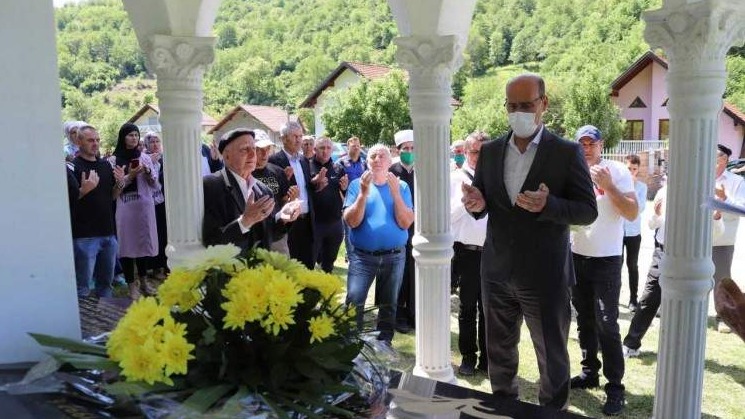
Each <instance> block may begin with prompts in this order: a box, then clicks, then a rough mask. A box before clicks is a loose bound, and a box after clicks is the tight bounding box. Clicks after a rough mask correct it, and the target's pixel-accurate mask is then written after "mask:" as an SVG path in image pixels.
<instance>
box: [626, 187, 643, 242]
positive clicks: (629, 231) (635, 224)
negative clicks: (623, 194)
mask: <svg viewBox="0 0 745 419" xmlns="http://www.w3.org/2000/svg"><path fill="white" fill-rule="evenodd" d="M634 192H636V202H637V203H638V204H639V213H638V214H637V215H636V218H635V219H634V221H628V220H627V219H625V218H624V219H623V235H624V236H626V237H633V236H638V235H640V234H642V213H643V212H644V208H645V207H646V206H647V184H646V183H644V182H642V181H640V180H637V181H635V182H634Z"/></svg>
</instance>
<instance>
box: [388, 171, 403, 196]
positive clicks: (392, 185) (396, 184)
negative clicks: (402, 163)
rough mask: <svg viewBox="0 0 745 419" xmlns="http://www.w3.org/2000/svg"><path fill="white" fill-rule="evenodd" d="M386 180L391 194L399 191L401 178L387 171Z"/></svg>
mask: <svg viewBox="0 0 745 419" xmlns="http://www.w3.org/2000/svg"><path fill="white" fill-rule="evenodd" d="M386 181H387V182H388V190H390V191H391V195H396V194H399V193H401V189H399V188H400V187H401V179H399V178H398V176H396V175H394V174H393V173H391V172H388V176H387V179H386Z"/></svg>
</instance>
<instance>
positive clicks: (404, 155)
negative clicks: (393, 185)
mask: <svg viewBox="0 0 745 419" xmlns="http://www.w3.org/2000/svg"><path fill="white" fill-rule="evenodd" d="M400 157H401V163H403V164H405V165H407V166H411V165H412V164H414V152H413V151H402V152H401V156H400Z"/></svg>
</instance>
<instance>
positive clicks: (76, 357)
mask: <svg viewBox="0 0 745 419" xmlns="http://www.w3.org/2000/svg"><path fill="white" fill-rule="evenodd" d="M51 355H52V357H54V358H55V359H56V360H57V361H59V362H60V363H61V364H70V365H72V366H73V367H75V368H78V369H82V370H106V371H119V364H118V363H116V362H114V361H112V360H110V359H109V358H106V357H102V356H97V355H88V354H78V353H72V352H66V351H65V352H55V353H53V354H51Z"/></svg>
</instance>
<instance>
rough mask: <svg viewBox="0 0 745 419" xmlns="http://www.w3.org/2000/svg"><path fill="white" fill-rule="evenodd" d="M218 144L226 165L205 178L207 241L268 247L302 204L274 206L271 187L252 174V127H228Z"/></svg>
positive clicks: (253, 157) (204, 228) (253, 156)
mask: <svg viewBox="0 0 745 419" xmlns="http://www.w3.org/2000/svg"><path fill="white" fill-rule="evenodd" d="M218 148H219V150H220V153H221V154H222V155H223V160H224V161H225V167H224V168H223V169H221V170H219V171H217V172H215V173H213V174H211V175H208V176H205V177H204V178H203V184H204V220H203V223H202V241H203V243H204V245H205V246H210V245H216V244H227V243H233V244H235V245H236V246H238V247H240V248H241V249H244V250H245V249H248V248H251V247H252V246H254V245H256V244H258V246H259V247H262V248H265V249H269V247H270V246H271V244H272V238H273V236H274V234H275V233H276V231H277V230H278V229H281V228H283V224H284V223H286V222H291V221H293V220H294V218H295V217H297V214H298V213H299V206H298V205H297V204H296V203H288V204H286V205H285V206H284V207H282V209H281V210H280V209H277V208H275V205H274V198H273V196H272V192H271V190H270V189H269V188H268V187H267V186H266V185H264V184H263V183H261V182H260V181H258V180H256V179H254V178H253V176H252V175H251V173H252V172H253V170H254V168H255V167H256V150H255V147H254V134H253V132H252V131H250V130H247V129H243V128H238V129H235V130H232V131H229V132H227V133H225V134H224V135H223V137H222V138H221V140H220V144H219V146H218Z"/></svg>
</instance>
